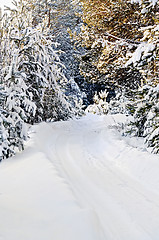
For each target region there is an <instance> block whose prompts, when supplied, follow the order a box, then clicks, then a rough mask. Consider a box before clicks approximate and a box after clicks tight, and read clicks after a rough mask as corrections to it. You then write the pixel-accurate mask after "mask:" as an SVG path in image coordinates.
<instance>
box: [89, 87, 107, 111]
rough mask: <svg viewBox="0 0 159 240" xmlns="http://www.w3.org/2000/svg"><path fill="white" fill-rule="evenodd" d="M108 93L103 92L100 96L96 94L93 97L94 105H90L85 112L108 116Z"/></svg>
mask: <svg viewBox="0 0 159 240" xmlns="http://www.w3.org/2000/svg"><path fill="white" fill-rule="evenodd" d="M107 96H108V92H107V91H106V90H105V91H101V92H99V93H98V94H97V93H96V94H95V95H94V97H93V100H94V104H91V105H89V106H88V107H87V108H86V110H85V112H86V113H87V112H90V113H94V114H99V115H101V114H107V113H108V102H107Z"/></svg>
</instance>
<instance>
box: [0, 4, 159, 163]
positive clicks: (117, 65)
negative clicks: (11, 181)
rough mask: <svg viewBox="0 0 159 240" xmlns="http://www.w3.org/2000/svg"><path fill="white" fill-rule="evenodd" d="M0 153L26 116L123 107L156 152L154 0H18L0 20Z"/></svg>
mask: <svg viewBox="0 0 159 240" xmlns="http://www.w3.org/2000/svg"><path fill="white" fill-rule="evenodd" d="M0 39H1V41H0V90H1V94H0V142H1V147H0V160H2V159H4V158H8V157H10V156H12V155H14V154H15V152H16V151H17V150H22V149H23V147H24V141H25V140H26V139H27V131H28V128H29V127H30V125H31V124H35V123H39V122H41V121H47V122H48V121H60V120H67V119H69V118H72V117H80V116H82V115H84V114H85V112H92V113H96V114H118V113H122V114H127V115H128V116H129V115H130V116H132V118H131V121H129V123H128V124H127V125H126V126H123V128H124V129H123V133H124V134H131V135H132V136H138V137H144V139H145V144H146V146H147V147H148V148H149V149H150V151H151V152H153V153H159V1H158V0H142V1H140V0H132V1H129V0H128V1H123V0H119V1H114V0H110V1H109V0H108V1H107V0H74V1H73V0H20V1H14V8H13V9H10V8H7V7H6V11H5V13H4V14H3V16H2V18H1V20H0Z"/></svg>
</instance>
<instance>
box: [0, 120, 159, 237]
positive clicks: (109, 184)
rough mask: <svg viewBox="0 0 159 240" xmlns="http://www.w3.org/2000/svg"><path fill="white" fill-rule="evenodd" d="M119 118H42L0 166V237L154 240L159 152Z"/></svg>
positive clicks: (158, 220) (158, 219)
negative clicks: (124, 128)
mask: <svg viewBox="0 0 159 240" xmlns="http://www.w3.org/2000/svg"><path fill="white" fill-rule="evenodd" d="M123 120H124V117H122V116H119V115H116V116H93V115H87V116H86V117H83V118H82V119H80V120H71V121H68V122H57V123H41V124H40V125H38V126H34V127H33V128H32V130H31V132H30V135H31V138H30V140H29V141H28V142H27V145H26V150H25V151H24V152H22V153H20V154H17V156H16V157H14V158H11V159H9V160H5V161H3V162H2V163H1V164H0V240H158V239H159V156H158V155H152V154H150V153H148V152H147V151H146V150H145V149H144V146H143V144H142V141H141V140H140V139H135V138H125V137H121V135H120V134H119V133H118V131H117V129H116V123H117V122H119V121H123Z"/></svg>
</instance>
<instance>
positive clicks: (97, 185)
mask: <svg viewBox="0 0 159 240" xmlns="http://www.w3.org/2000/svg"><path fill="white" fill-rule="evenodd" d="M59 126H60V125H59ZM63 129H64V132H63ZM55 131H56V130H55ZM52 134H54V132H53V133H52ZM56 134H57V135H56V137H54V139H52V141H51V142H52V144H51V145H50V149H49V150H47V151H48V155H49V156H54V157H53V158H50V160H51V161H52V163H53V164H54V165H55V166H56V168H57V170H58V172H59V174H60V176H61V177H62V178H63V179H64V180H65V181H66V183H67V184H68V185H69V187H70V189H71V191H72V192H73V194H74V196H75V198H76V200H77V202H78V203H79V205H80V206H81V207H82V208H83V209H88V211H90V212H92V213H93V214H92V216H93V217H94V218H96V224H97V226H94V227H95V228H96V229H97V231H98V232H99V238H98V239H104V240H127V239H129V240H158V237H159V195H156V194H155V193H154V192H151V191H149V190H148V189H147V188H146V187H145V186H143V185H142V184H140V183H139V182H138V181H136V180H135V178H134V179H133V178H132V177H130V176H129V175H128V174H127V173H125V172H124V169H121V168H118V167H117V165H115V164H114V159H115V158H116V159H119V158H122V157H124V154H125V152H126V151H130V152H131V151H132V150H131V149H132V147H129V146H128V145H126V144H125V145H124V144H123V143H122V144H121V142H122V141H121V140H119V139H115V138H114V136H113V133H112V131H111V130H108V128H107V129H106V128H105V127H104V122H102V121H100V122H99V121H94V122H91V124H89V123H88V121H84V120H79V121H72V122H67V123H62V124H61V130H60V131H59V130H58V131H57V132H56ZM49 141H50V140H49ZM125 148H126V150H125ZM132 153H133V151H132ZM103 232H104V236H103Z"/></svg>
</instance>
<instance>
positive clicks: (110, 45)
mask: <svg viewBox="0 0 159 240" xmlns="http://www.w3.org/2000/svg"><path fill="white" fill-rule="evenodd" d="M80 2H81V5H82V11H83V13H82V16H81V17H82V20H83V26H82V27H81V33H80V34H79V35H78V36H76V37H74V39H76V40H77V42H78V43H80V44H81V45H82V46H83V47H85V48H86V49H87V53H86V56H87V57H86V56H84V57H82V58H81V59H82V60H81V64H80V67H81V73H82V75H84V76H85V78H86V79H88V80H90V81H99V79H100V78H101V75H102V78H103V79H105V80H108V79H109V80H110V79H113V82H115V77H116V74H117V72H118V77H119V75H120V71H119V69H124V68H125V64H126V62H127V61H128V60H129V58H130V57H131V56H132V54H133V52H134V51H135V49H137V48H138V46H139V45H140V44H141V42H142V41H148V40H143V38H144V35H145V33H144V31H145V30H144V31H143V29H144V28H147V27H149V26H155V25H157V24H158V23H159V14H158V13H159V6H158V3H157V4H156V5H155V6H153V7H152V6H149V5H148V4H149V2H147V1H142V5H139V4H138V3H135V2H134V3H131V1H123V0H117V1H116V0H80ZM145 9H146V10H145ZM152 35H153V34H152ZM149 37H150V36H149ZM151 37H153V36H151ZM151 37H150V38H151ZM150 41H151V40H150V39H149V42H150ZM152 41H154V37H153V40H152ZM157 54H158V53H157ZM157 61H158V60H157ZM155 64H156V63H155ZM149 65H150V64H149ZM151 65H153V68H155V66H154V64H152V62H151ZM128 68H129V67H128ZM151 69H152V67H151ZM127 71H130V69H127V70H126V68H125V73H126V74H127ZM132 71H133V70H132ZM121 72H122V73H123V70H121ZM151 72H152V71H151ZM103 74H104V75H105V77H104V76H103ZM145 76H146V75H145ZM145 76H144V77H145ZM121 77H123V75H122V76H121ZM146 77H147V76H146Z"/></svg>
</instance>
